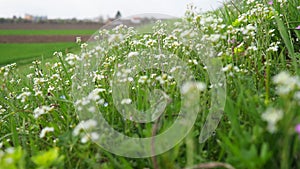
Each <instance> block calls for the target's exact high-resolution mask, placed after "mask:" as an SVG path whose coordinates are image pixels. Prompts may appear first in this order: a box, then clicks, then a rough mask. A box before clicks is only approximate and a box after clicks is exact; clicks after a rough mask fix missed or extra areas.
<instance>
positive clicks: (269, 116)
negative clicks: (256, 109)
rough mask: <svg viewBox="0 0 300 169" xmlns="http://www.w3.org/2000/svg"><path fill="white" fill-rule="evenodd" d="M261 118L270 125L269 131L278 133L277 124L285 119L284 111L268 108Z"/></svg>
mask: <svg viewBox="0 0 300 169" xmlns="http://www.w3.org/2000/svg"><path fill="white" fill-rule="evenodd" d="M261 117H262V119H263V120H264V121H266V122H267V123H268V127H267V129H268V131H269V132H270V133H274V132H276V131H277V127H276V123H277V122H278V121H279V120H281V119H282V117H283V111H282V110H278V109H274V108H268V109H267V110H266V111H265V112H264V113H263V114H262V116H261Z"/></svg>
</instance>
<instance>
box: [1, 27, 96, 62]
mask: <svg viewBox="0 0 300 169" xmlns="http://www.w3.org/2000/svg"><path fill="white" fill-rule="evenodd" d="M94 32H95V30H0V36H1V35H28V36H31V35H76V36H80V35H92V34H93V33H94ZM74 47H75V48H76V47H78V46H77V44H76V43H75V42H59V43H27V44H24V43H0V51H1V52H0V65H4V64H9V63H13V62H16V63H19V64H24V63H28V62H30V61H32V60H34V59H37V58H49V57H52V54H53V52H55V51H62V52H70V50H72V49H73V48H74Z"/></svg>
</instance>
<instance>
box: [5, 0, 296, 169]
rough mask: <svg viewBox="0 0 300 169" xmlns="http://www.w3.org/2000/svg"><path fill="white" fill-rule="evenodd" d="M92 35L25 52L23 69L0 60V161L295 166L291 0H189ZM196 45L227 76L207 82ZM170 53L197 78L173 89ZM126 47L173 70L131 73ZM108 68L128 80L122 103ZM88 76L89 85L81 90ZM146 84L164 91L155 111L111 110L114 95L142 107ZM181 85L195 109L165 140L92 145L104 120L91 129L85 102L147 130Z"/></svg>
mask: <svg viewBox="0 0 300 169" xmlns="http://www.w3.org/2000/svg"><path fill="white" fill-rule="evenodd" d="M143 30H145V29H143ZM93 37H94V38H93V39H94V41H91V42H88V43H84V42H81V41H80V40H79V39H77V43H78V44H75V45H78V46H79V47H80V50H81V52H75V53H70V52H66V53H63V52H59V51H58V52H55V53H54V54H53V55H54V56H55V58H54V59H53V60H51V62H48V61H43V60H42V61H40V60H36V61H33V62H32V63H31V64H29V65H28V69H27V70H26V71H20V70H21V69H20V67H18V64H14V63H13V64H8V65H5V66H3V67H1V68H0V79H1V81H0V88H1V90H0V147H1V150H0V168H104V169H105V168H107V169H110V168H111V169H112V168H128V169H130V168H154V169H157V168H162V169H164V168H170V169H171V168H172V169H173V168H174V169H176V168H227V169H232V168H236V169H240V168H246V169H259V168H262V169H263V168H272V169H297V168H300V114H299V113H300V112H299V108H300V72H299V71H300V70H299V58H300V42H299V38H300V1H298V0H274V1H265V0H243V1H230V2H228V3H225V4H224V6H223V7H222V8H219V9H216V10H214V11H210V12H206V13H202V12H199V11H198V9H197V8H196V7H194V6H189V7H188V9H187V11H186V14H185V16H184V17H183V18H181V19H179V20H178V21H176V22H166V23H164V22H159V21H158V22H157V23H156V24H155V25H154V26H153V28H152V30H151V31H148V29H147V31H146V33H144V32H142V33H139V32H138V31H136V30H135V29H134V28H128V27H126V26H118V27H116V28H114V29H113V30H99V31H98V32H96V33H95V34H94V35H93ZM162 51H163V52H162ZM203 52H204V53H203ZM202 55H204V56H205V57H211V58H213V59H215V60H218V61H221V62H222V65H221V67H219V69H217V72H222V73H224V74H225V75H226V83H222V82H220V83H217V84H216V83H211V78H212V77H211V76H210V75H209V72H208V71H209V69H210V67H208V66H207V65H206V63H205V61H203V56H202ZM175 56H176V57H177V58H179V59H180V60H181V61H182V62H184V63H186V65H187V66H188V68H189V70H191V71H192V73H193V75H194V77H195V78H194V79H195V80H196V81H197V82H198V83H197V85H196V86H195V85H183V86H184V88H183V86H182V84H180V83H178V82H177V81H176V80H177V79H176V76H173V75H174V74H172V72H176V71H179V72H180V71H181V70H180V69H181V67H178V66H174V65H173V64H172V63H173V62H166V61H165V60H164V58H168V57H169V59H170V61H173V60H172V59H173V57H175ZM205 57H204V58H205ZM91 58H96V59H98V60H100V61H99V62H95V60H93V59H91ZM132 58H137V59H142V60H147V59H149V58H154V59H153V60H152V61H153V62H155V65H164V66H165V67H166V68H169V67H170V68H171V70H172V71H169V72H168V71H161V70H158V69H155V68H153V69H149V70H147V71H142V72H138V73H134V71H136V70H139V69H140V67H143V66H144V65H143V64H140V65H139V64H136V65H130V64H126V63H128V62H126V60H130V59H132ZM1 59H2V58H1ZM124 63H125V64H124ZM136 63H137V62H136ZM90 66H94V69H90ZM124 66H129V67H125V68H126V69H122V68H124ZM130 66H131V67H130ZM172 66H174V67H172ZM22 68H24V67H22ZM217 68H218V67H217ZM141 69H142V68H141ZM81 70H87V71H88V72H87V74H80V73H78V71H79V72H80V71H81ZM166 70H167V69H166ZM89 71H90V72H89ZM184 72H185V71H183V73H182V74H180V75H182V76H184V75H185V73H184ZM116 77H119V78H117V79H116V80H117V82H118V83H117V85H119V84H122V83H123V82H127V81H129V82H130V85H129V86H127V87H128V90H129V91H128V93H129V96H130V98H124V99H123V100H121V101H120V103H119V102H118V103H116V102H115V101H116V100H114V98H113V96H112V95H113V94H114V93H113V92H114V91H113V90H114V89H115V88H114V86H113V85H116V84H115V83H113V82H112V81H113V80H114V78H116ZM87 84H92V87H93V88H92V89H89V90H85V89H86V88H85V87H86V86H87ZM192 84H196V83H192ZM222 86H226V100H225V107H224V109H223V110H222V114H223V117H222V119H221V121H220V123H219V124H218V127H217V129H216V131H215V132H213V134H212V135H211V137H209V138H208V140H206V141H205V142H204V143H199V137H200V133H201V129H202V127H203V126H204V122H205V120H206V117H207V116H208V114H209V111H208V110H209V109H210V108H211V106H212V103H211V101H210V100H211V99H212V98H214V97H213V96H214V95H213V91H214V89H216V88H219V87H222ZM126 89H127V88H124V90H126ZM155 89H159V90H163V91H164V93H165V94H166V95H167V96H168V97H167V96H166V95H163V96H164V97H165V98H167V100H168V105H167V107H166V109H165V111H164V112H163V114H162V116H161V117H160V118H158V119H157V121H155V122H152V123H149V124H138V123H135V122H133V121H131V120H126V119H124V118H123V117H122V116H121V115H120V112H119V111H118V105H124V106H126V105H132V106H134V107H136V109H137V110H140V111H145V112H146V110H148V109H150V108H151V104H152V103H153V100H155V99H156V97H154V98H153V97H152V96H153V95H151V94H153V93H154V92H155ZM183 91H186V92H195V93H196V92H201V99H200V101H199V105H198V106H200V107H201V111H200V112H199V114H198V117H197V119H196V123H195V125H194V127H193V128H192V130H191V131H190V132H189V133H188V135H187V137H186V138H185V139H183V140H182V141H180V142H179V143H178V144H177V146H175V147H174V148H172V149H171V150H169V151H167V152H165V153H163V154H160V155H158V156H154V157H149V158H140V159H139V158H127V157H122V156H117V155H114V154H112V153H110V152H109V151H106V150H104V149H102V148H101V147H99V146H98V144H96V143H97V142H98V141H99V139H100V138H101V137H100V136H101V135H102V134H101V133H100V132H102V133H105V132H107V131H105V130H103V131H99V130H97V132H96V129H98V127H99V125H101V124H98V123H97V120H96V119H95V118H93V116H92V115H93V114H94V113H95V112H97V111H100V112H101V113H102V114H103V117H104V118H105V119H106V120H107V122H108V123H109V124H110V125H111V126H113V127H114V129H115V130H117V131H119V132H122V133H124V134H125V135H127V136H130V137H151V136H153V135H155V134H161V133H163V132H164V131H166V130H168V128H170V127H171V126H172V124H173V123H174V121H175V119H176V118H180V117H179V111H180V108H181V107H182V106H183V105H182V100H181V99H180V95H183V94H184V93H185V92H183ZM118 92H120V93H121V92H123V91H122V90H118ZM121 96H123V95H120V97H121ZM85 108H86V109H85ZM81 110H84V113H85V115H86V116H88V117H89V118H88V119H84V120H83V119H82V118H81V115H82V114H80V113H78V112H81ZM81 113H82V112H81ZM129 118H130V117H129ZM153 128H155V130H154V129H153ZM153 131H154V132H153ZM107 137H109V133H108V134H107ZM170 139H172V138H170ZM170 141H171V140H170ZM115 148H117V147H115Z"/></svg>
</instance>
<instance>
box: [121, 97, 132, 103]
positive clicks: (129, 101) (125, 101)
mask: <svg viewBox="0 0 300 169" xmlns="http://www.w3.org/2000/svg"><path fill="white" fill-rule="evenodd" d="M131 102H132V100H131V99H129V98H128V99H123V100H122V101H121V104H131Z"/></svg>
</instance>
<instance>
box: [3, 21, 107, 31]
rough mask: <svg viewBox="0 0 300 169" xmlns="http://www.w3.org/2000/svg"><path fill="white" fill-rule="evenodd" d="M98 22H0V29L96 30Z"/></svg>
mask: <svg viewBox="0 0 300 169" xmlns="http://www.w3.org/2000/svg"><path fill="white" fill-rule="evenodd" d="M102 26H103V24H100V23H74V24H71V23H66V24H64V23H0V29H19V30H20V29H23V30H24V29H25V30H34V29H38V30H49V29H64V30H65V29H80V30H82V29H90V30H98V29H99V28H101V27H102Z"/></svg>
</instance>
